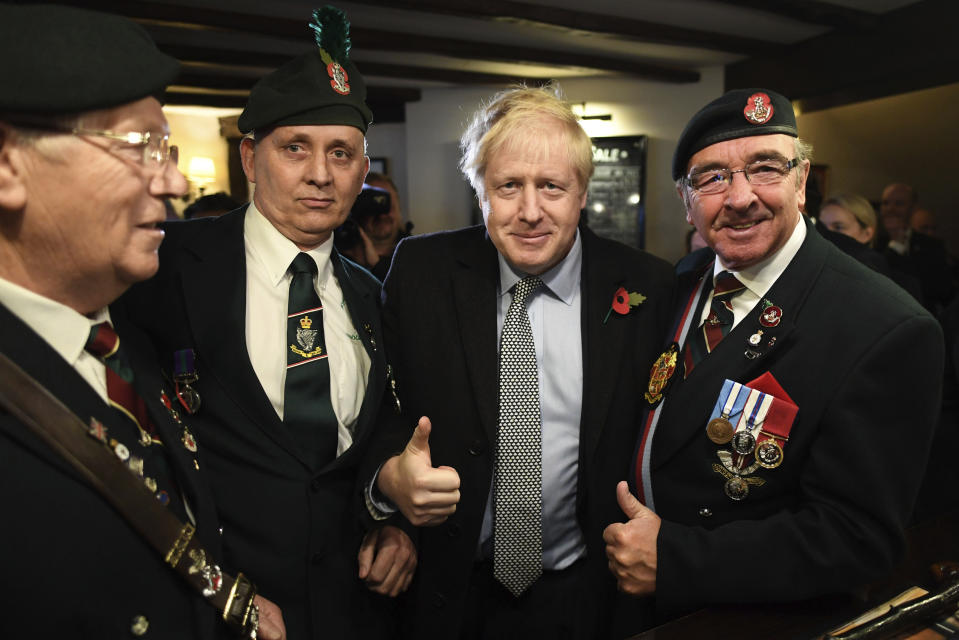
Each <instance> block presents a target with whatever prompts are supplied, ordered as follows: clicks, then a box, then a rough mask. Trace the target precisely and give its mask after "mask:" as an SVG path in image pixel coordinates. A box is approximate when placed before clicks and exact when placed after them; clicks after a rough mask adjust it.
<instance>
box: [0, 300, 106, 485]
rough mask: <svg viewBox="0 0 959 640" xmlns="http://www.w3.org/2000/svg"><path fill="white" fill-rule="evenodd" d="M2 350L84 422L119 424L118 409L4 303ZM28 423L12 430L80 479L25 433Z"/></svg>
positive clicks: (0, 319)
mask: <svg viewBox="0 0 959 640" xmlns="http://www.w3.org/2000/svg"><path fill="white" fill-rule="evenodd" d="M0 326H2V327H3V328H4V330H3V331H0V351H2V352H3V353H4V354H5V355H6V356H7V357H8V358H10V359H11V360H13V361H14V362H15V363H17V365H19V366H20V367H21V368H22V369H23V370H24V371H26V372H27V373H28V374H29V375H30V376H31V377H33V378H34V379H35V380H36V381H37V382H39V383H40V384H41V385H43V386H44V387H46V388H47V389H48V390H49V391H50V392H51V393H52V394H53V395H54V396H56V397H57V399H58V400H60V402H62V403H63V404H64V405H66V406H67V408H69V409H70V411H72V412H73V413H74V414H76V416H77V417H78V418H79V419H80V421H81V422H83V423H84V424H89V422H90V418H96V419H97V420H99V421H100V422H102V423H103V424H104V425H105V426H106V427H107V429H108V430H109V429H111V428H119V427H118V425H117V421H118V416H117V413H116V412H115V411H112V410H110V409H109V407H108V406H107V405H106V404H105V403H104V402H103V400H102V399H101V398H100V396H99V395H98V394H97V392H96V391H94V390H93V388H91V387H90V385H89V384H87V382H86V380H84V379H83V378H82V377H81V376H80V374H78V373H77V372H76V371H75V370H74V369H73V367H71V366H70V365H69V364H68V363H67V362H66V361H65V360H64V359H63V358H62V357H60V354H58V353H57V352H56V351H54V350H53V348H52V347H51V346H50V345H49V344H47V342H46V341H45V340H44V339H43V338H41V337H40V336H39V335H38V334H36V333H34V331H33V330H32V329H30V328H29V327H28V326H27V325H26V324H24V323H23V321H22V320H20V318H18V317H17V316H15V315H13V314H12V313H11V312H10V311H9V310H8V309H7V308H6V307H5V306H3V305H2V304H0ZM25 432H26V427H24V428H23V429H22V430H19V429H18V430H16V431H12V432H10V434H11V435H12V436H13V437H15V438H17V440H19V441H21V442H22V443H23V444H25V445H27V446H29V447H30V448H31V450H33V451H35V452H36V453H37V454H38V455H40V456H41V457H43V458H44V459H45V460H47V461H48V462H50V463H51V464H53V465H55V466H57V467H58V468H60V469H63V470H65V471H66V472H67V473H68V474H69V475H70V476H72V477H75V478H77V479H78V481H80V482H86V481H85V480H80V476H79V475H78V474H77V472H76V471H74V468H73V466H72V465H70V464H69V463H67V462H66V461H65V460H64V459H63V458H62V457H61V456H60V455H59V454H57V453H56V452H54V451H53V450H52V449H50V448H49V447H47V446H46V445H45V444H42V443H41V441H40V440H39V439H38V438H33V437H25V436H26V434H25Z"/></svg>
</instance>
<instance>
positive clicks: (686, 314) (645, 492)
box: [635, 263, 713, 510]
mask: <svg viewBox="0 0 959 640" xmlns="http://www.w3.org/2000/svg"><path fill="white" fill-rule="evenodd" d="M712 264H713V263H710V266H709V267H708V268H707V270H706V271H703V275H702V276H700V278H699V284H698V285H697V286H696V287H693V290H692V292H691V294H690V296H689V300H688V301H687V302H686V308H685V309H683V314H682V316H680V318H679V322H677V324H676V327H675V329H674V331H673V342H675V343H676V344H677V345H678V347H679V353H680V354H682V352H683V344H684V343H685V342H686V336H687V335H689V328H690V325H692V323H693V316H694V315H695V314H694V313H692V311H693V310H694V309H696V307H698V306H699V299H700V298H701V297H702V295H703V290H704V289H705V286H706V278H705V274H706V273H710V272H711V269H712ZM678 365H679V363H677V367H678ZM673 375H676V374H675V372H674V373H673ZM665 404H666V398H663V399H662V400H661V401H660V403H659V404H658V405H657V406H656V410H655V411H650V410H649V409H646V420H645V421H644V425H643V437H642V439H641V440H640V442H639V446H638V448H637V453H636V463H635V465H636V470H635V476H636V477H635V481H636V497H637V498H638V499H639V500H640V502H642V503H643V504H645V505H646V506H647V507H649V508H650V509H653V510H655V507H654V506H653V489H652V476H651V472H650V448H649V443H650V442H652V439H653V434H654V433H655V432H656V425H657V424H659V416H660V414H662V411H663V405H665Z"/></svg>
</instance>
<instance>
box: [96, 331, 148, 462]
mask: <svg viewBox="0 0 959 640" xmlns="http://www.w3.org/2000/svg"><path fill="white" fill-rule="evenodd" d="M84 349H86V350H87V351H88V352H89V353H91V354H92V355H94V356H96V357H97V358H99V359H100V360H101V361H102V362H103V364H105V365H106V371H107V397H108V398H109V399H110V404H111V405H113V407H114V408H115V409H117V410H118V411H120V412H121V413H123V414H124V415H126V416H127V417H128V418H129V419H130V420H132V421H133V422H134V424H136V426H137V429H138V430H139V432H140V443H141V444H143V445H144V446H148V445H150V444H151V443H153V442H160V441H159V439H158V438H157V436H156V429H155V428H154V426H153V422H152V421H151V420H150V416H149V414H148V413H147V408H146V404H145V403H144V402H143V398H141V397H140V394H138V393H137V392H136V389H134V388H133V369H131V368H130V365H129V363H128V362H127V361H126V358H124V356H123V352H122V351H121V350H120V336H118V335H117V333H116V331H114V330H113V327H111V326H110V323H108V322H101V323H99V324H95V325H93V326H92V327H90V335H89V337H87V343H86V345H84Z"/></svg>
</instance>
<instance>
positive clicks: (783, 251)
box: [713, 213, 806, 297]
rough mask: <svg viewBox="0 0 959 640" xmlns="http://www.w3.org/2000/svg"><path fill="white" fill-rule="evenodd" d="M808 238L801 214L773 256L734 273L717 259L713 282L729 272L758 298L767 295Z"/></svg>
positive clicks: (714, 266)
mask: <svg viewBox="0 0 959 640" xmlns="http://www.w3.org/2000/svg"><path fill="white" fill-rule="evenodd" d="M805 238H806V224H805V223H804V222H803V216H802V214H801V213H800V214H799V219H798V220H797V221H796V226H795V227H794V228H793V231H792V234H790V236H789V239H788V240H786V243H785V244H783V246H781V247H780V248H779V250H778V251H776V252H775V253H773V254H772V255H771V256H769V257H767V258H764V259H763V260H762V261H760V262H757V263H756V264H754V265H751V266H749V267H746V268H745V269H743V270H742V271H732V270H731V269H726V268H725V267H723V265H722V263H721V262H720V261H719V259H718V258H717V259H716V261H715V264H714V265H713V282H715V278H716V276H717V275H719V272H720V271H729V272H730V273H732V274H733V275H735V276H736V278H737V279H738V280H739V281H740V282H742V283H743V285H745V287H746V288H747V289H749V290H750V291H751V292H752V293H754V294H755V295H756V296H758V297H762V296H764V295H766V292H767V291H769V289H770V288H771V287H772V286H773V283H774V282H776V280H778V279H779V276H781V275H782V274H783V271H785V270H786V267H788V266H789V263H790V262H792V259H793V258H794V257H795V256H796V253H798V252H799V247H801V246H802V243H803V240H804V239H805Z"/></svg>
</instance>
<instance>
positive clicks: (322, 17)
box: [310, 5, 350, 62]
mask: <svg viewBox="0 0 959 640" xmlns="http://www.w3.org/2000/svg"><path fill="white" fill-rule="evenodd" d="M310 29H312V30H313V34H314V37H315V38H316V45H317V46H318V47H319V48H320V49H323V50H324V51H326V52H327V53H328V54H329V55H330V57H331V58H333V59H334V60H336V61H338V62H346V60H347V59H348V58H349V55H350V23H349V21H348V20H347V19H346V14H345V13H343V12H342V11H340V10H339V9H337V8H336V7H334V6H332V5H326V6H325V7H323V8H322V9H314V10H313V22H311V23H310Z"/></svg>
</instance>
